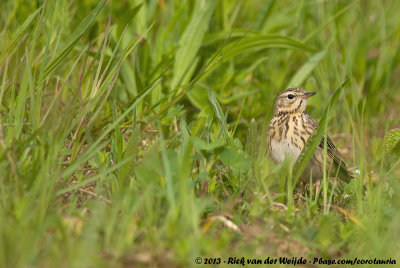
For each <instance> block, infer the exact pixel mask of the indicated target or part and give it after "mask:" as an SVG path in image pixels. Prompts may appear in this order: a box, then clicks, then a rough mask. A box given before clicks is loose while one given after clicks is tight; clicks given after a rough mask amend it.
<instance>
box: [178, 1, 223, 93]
mask: <svg viewBox="0 0 400 268" xmlns="http://www.w3.org/2000/svg"><path fill="white" fill-rule="evenodd" d="M216 2H217V1H202V0H198V1H196V5H195V8H194V10H193V14H192V19H191V20H190V22H189V24H188V25H187V27H186V29H185V31H184V33H183V34H182V37H181V39H180V40H179V49H178V50H177V51H176V54H175V64H174V76H173V78H172V81H171V88H172V89H175V88H176V87H177V86H179V85H180V84H186V83H187V82H188V81H189V79H190V76H191V74H189V73H188V71H189V70H191V72H193V71H194V69H195V68H194V67H195V66H194V62H195V58H196V54H197V51H198V50H199V48H200V46H201V44H202V41H203V37H204V34H205V32H206V30H207V27H208V23H209V21H210V19H211V15H212V14H213V11H214V8H215V5H216ZM184 78H185V81H183V79H184Z"/></svg>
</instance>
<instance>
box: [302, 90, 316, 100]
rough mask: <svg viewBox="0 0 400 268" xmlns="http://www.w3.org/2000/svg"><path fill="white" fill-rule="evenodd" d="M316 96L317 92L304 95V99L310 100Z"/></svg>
mask: <svg viewBox="0 0 400 268" xmlns="http://www.w3.org/2000/svg"><path fill="white" fill-rule="evenodd" d="M315 94H317V92H306V93H304V95H303V99H308V98H309V97H311V96H314V95H315Z"/></svg>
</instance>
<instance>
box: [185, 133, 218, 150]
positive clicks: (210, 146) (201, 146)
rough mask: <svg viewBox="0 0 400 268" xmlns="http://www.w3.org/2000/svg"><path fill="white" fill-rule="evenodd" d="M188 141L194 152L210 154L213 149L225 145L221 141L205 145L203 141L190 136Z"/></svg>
mask: <svg viewBox="0 0 400 268" xmlns="http://www.w3.org/2000/svg"><path fill="white" fill-rule="evenodd" d="M190 140H191V141H192V142H193V146H194V148H195V149H196V151H206V152H210V151H213V150H215V149H218V148H221V147H223V146H224V145H225V142H223V141H222V140H216V141H214V142H212V143H206V142H205V141H203V140H202V139H200V138H199V137H196V136H191V137H190Z"/></svg>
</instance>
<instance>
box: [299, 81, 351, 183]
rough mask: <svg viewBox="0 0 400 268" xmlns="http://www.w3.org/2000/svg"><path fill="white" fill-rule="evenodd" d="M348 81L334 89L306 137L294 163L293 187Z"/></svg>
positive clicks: (319, 140) (320, 137) (312, 152)
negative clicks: (313, 128) (313, 129)
mask: <svg viewBox="0 0 400 268" xmlns="http://www.w3.org/2000/svg"><path fill="white" fill-rule="evenodd" d="M348 81H349V79H348V78H347V79H346V80H345V81H344V82H343V83H342V85H341V86H340V87H339V88H338V89H337V90H336V91H335V93H334V94H333V96H332V98H331V101H330V102H329V104H328V107H326V109H325V111H324V114H323V115H322V118H321V120H320V122H319V124H318V127H317V128H316V129H315V131H314V133H313V134H312V135H311V136H310V138H308V140H307V142H306V144H305V146H304V148H303V150H302V151H301V153H300V156H299V157H298V158H297V161H296V163H295V164H294V166H293V168H294V174H293V175H294V176H293V187H292V189H293V188H294V186H295V185H296V184H297V181H298V180H299V178H300V175H301V174H302V173H303V171H304V169H305V168H306V166H307V164H308V161H309V160H310V158H311V157H312V155H313V154H314V151H315V149H316V148H317V146H318V144H319V143H320V142H321V139H322V136H323V135H324V132H325V129H326V126H327V123H328V118H329V114H330V111H331V107H332V106H333V105H334V104H335V102H336V100H337V99H338V98H339V95H340V93H341V92H342V89H343V87H344V85H345V84H346V83H347V82H348Z"/></svg>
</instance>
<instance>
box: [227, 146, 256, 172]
mask: <svg viewBox="0 0 400 268" xmlns="http://www.w3.org/2000/svg"><path fill="white" fill-rule="evenodd" d="M221 161H222V163H224V165H225V166H227V167H229V168H231V169H232V170H233V171H236V172H247V171H248V170H249V169H250V167H251V164H252V163H253V160H252V159H251V158H250V157H245V155H244V153H242V152H235V151H233V150H231V149H229V148H227V149H225V150H224V151H223V152H222V153H221Z"/></svg>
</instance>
